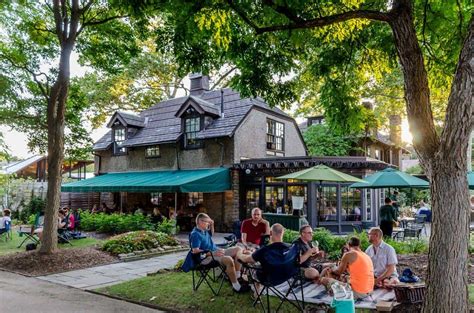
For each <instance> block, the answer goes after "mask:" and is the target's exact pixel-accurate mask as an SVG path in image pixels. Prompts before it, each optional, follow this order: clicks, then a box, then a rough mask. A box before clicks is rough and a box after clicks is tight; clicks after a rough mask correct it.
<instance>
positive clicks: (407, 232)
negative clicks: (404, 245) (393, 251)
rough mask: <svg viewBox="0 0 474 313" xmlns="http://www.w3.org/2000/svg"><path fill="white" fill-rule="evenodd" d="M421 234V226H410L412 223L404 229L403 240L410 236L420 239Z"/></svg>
mask: <svg viewBox="0 0 474 313" xmlns="http://www.w3.org/2000/svg"><path fill="white" fill-rule="evenodd" d="M420 234H421V228H419V227H418V228H416V227H415V228H413V227H410V224H409V226H408V227H407V228H405V229H404V230H403V240H405V239H408V238H416V239H420Z"/></svg>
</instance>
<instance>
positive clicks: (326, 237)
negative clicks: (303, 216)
mask: <svg viewBox="0 0 474 313" xmlns="http://www.w3.org/2000/svg"><path fill="white" fill-rule="evenodd" d="M353 236H355V237H357V238H359V239H360V245H361V249H362V251H365V249H367V248H368V247H369V245H370V242H369V237H368V235H367V233H366V232H362V233H352V234H348V235H344V236H339V235H334V234H332V233H331V232H330V231H329V230H327V229H326V228H323V227H321V228H315V229H314V230H313V240H316V241H317V242H318V243H319V248H320V249H321V250H323V251H325V252H326V254H327V257H328V258H329V259H331V260H337V259H340V258H341V257H342V254H341V252H342V251H341V249H342V247H343V246H344V245H345V244H346V243H347V242H348V240H349V238H350V237H353ZM298 237H299V233H298V232H297V231H294V230H286V231H285V234H284V236H283V241H284V242H286V243H291V242H293V241H294V240H295V239H297V238H298ZM472 238H474V237H472V236H471V242H474V240H473V239H472ZM385 242H386V243H388V244H390V245H391V246H393V248H394V249H395V251H396V252H397V254H419V253H427V252H428V243H427V242H426V241H425V240H406V241H395V240H391V239H388V240H385ZM473 245H474V244H473ZM472 249H473V250H474V248H472Z"/></svg>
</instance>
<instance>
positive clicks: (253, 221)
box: [240, 208, 270, 248]
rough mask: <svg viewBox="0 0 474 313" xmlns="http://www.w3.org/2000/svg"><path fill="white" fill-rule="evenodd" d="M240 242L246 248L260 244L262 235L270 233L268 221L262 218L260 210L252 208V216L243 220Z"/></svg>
mask: <svg viewBox="0 0 474 313" xmlns="http://www.w3.org/2000/svg"><path fill="white" fill-rule="evenodd" d="M240 232H241V234H242V239H241V240H242V244H243V245H244V246H245V247H248V248H257V247H259V246H260V240H261V238H262V235H269V234H270V223H269V222H268V221H267V220H264V219H263V218H262V210H260V209H259V208H253V209H252V217H251V218H248V219H246V220H244V221H243V222H242V226H241V228H240Z"/></svg>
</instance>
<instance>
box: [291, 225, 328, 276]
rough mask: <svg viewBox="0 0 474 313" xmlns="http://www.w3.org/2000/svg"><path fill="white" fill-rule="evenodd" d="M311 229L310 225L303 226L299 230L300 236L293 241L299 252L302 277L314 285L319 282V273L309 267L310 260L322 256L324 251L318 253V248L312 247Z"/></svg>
mask: <svg viewBox="0 0 474 313" xmlns="http://www.w3.org/2000/svg"><path fill="white" fill-rule="evenodd" d="M312 240H313V229H312V228H311V226H310V225H303V226H301V228H300V236H299V238H298V239H296V240H295V241H293V244H294V245H296V246H297V247H298V250H299V252H300V267H301V269H302V271H303V274H304V277H305V278H307V279H309V280H312V281H313V282H314V283H318V282H319V271H318V270H317V269H316V268H314V267H312V266H311V258H313V257H316V256H324V251H320V250H319V249H318V247H314V246H313V243H312Z"/></svg>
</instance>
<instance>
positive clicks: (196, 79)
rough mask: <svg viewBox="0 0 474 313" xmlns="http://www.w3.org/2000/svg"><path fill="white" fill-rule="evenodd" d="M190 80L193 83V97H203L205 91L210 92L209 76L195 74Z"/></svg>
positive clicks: (191, 90)
mask: <svg viewBox="0 0 474 313" xmlns="http://www.w3.org/2000/svg"><path fill="white" fill-rule="evenodd" d="M189 80H190V81H191V88H190V94H191V95H192V96H199V95H202V94H203V93H204V91H208V90H209V76H207V75H203V74H201V73H193V74H191V75H189Z"/></svg>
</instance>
